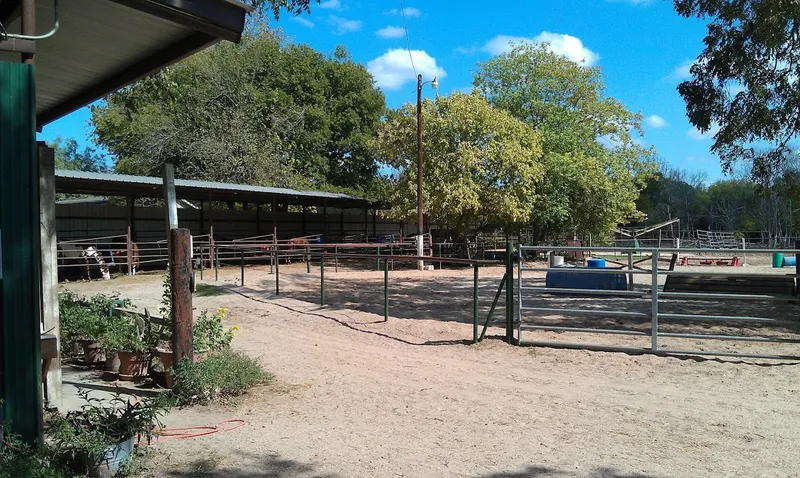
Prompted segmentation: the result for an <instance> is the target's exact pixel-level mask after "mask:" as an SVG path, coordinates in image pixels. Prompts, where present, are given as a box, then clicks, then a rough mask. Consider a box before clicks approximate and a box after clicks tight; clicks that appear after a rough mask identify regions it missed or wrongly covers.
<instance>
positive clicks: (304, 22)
mask: <svg viewBox="0 0 800 478" xmlns="http://www.w3.org/2000/svg"><path fill="white" fill-rule="evenodd" d="M292 21H295V22H297V23H299V24H300V25H303V26H304V27H306V28H314V22H312V21H311V20H309V19H307V18H303V17H299V16H297V17H295V16H293V17H292Z"/></svg>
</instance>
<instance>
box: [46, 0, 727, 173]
mask: <svg viewBox="0 0 800 478" xmlns="http://www.w3.org/2000/svg"><path fill="white" fill-rule="evenodd" d="M404 4H405V5H404V6H405V11H406V24H407V26H408V34H409V40H410V45H411V50H412V56H413V58H414V63H415V66H416V69H417V71H418V72H419V73H422V74H423V76H424V77H425V79H427V80H430V79H432V78H433V77H434V76H438V77H439V83H440V87H439V93H440V94H448V93H450V92H452V91H462V90H466V89H469V87H470V85H471V78H472V72H473V70H474V68H475V64H476V63H477V62H479V61H484V60H486V59H488V58H490V57H491V56H492V55H495V54H498V53H501V52H502V51H503V50H504V48H507V44H508V40H509V39H514V40H516V41H541V40H547V41H549V42H550V43H551V44H552V48H553V49H555V51H557V52H559V53H561V54H564V55H566V56H568V57H571V58H573V59H576V60H583V59H585V61H586V62H587V63H594V64H597V65H600V66H601V67H602V69H603V73H604V75H605V76H606V84H607V94H608V95H610V96H614V97H616V98H617V99H619V100H620V101H622V102H623V103H625V104H626V105H627V107H628V108H629V109H631V110H633V111H640V112H641V113H642V114H643V115H644V116H645V118H647V120H646V121H645V125H644V128H645V137H644V138H643V141H644V143H645V144H647V145H650V144H652V145H655V147H656V150H657V151H658V153H659V155H660V156H661V157H662V158H663V160H665V161H666V162H667V163H668V164H670V165H672V166H675V167H679V168H682V169H688V170H690V171H698V170H699V171H704V172H705V173H706V174H707V175H708V179H709V180H714V179H718V178H720V177H722V171H721V168H720V166H719V161H718V159H717V158H716V157H715V156H713V155H712V154H711V153H710V152H709V148H710V146H711V138H710V136H709V135H700V134H699V132H697V131H696V130H694V128H692V127H691V125H690V124H689V122H688V120H687V119H686V113H685V106H684V103H683V101H682V99H681V97H680V96H679V95H678V93H677V91H676V90H675V87H676V86H677V84H678V83H679V82H680V81H681V79H683V78H685V77H686V75H687V74H688V65H689V64H691V61H692V60H693V59H695V58H696V57H697V55H698V54H699V53H700V51H701V50H702V46H703V45H702V39H703V37H704V33H705V27H704V24H703V23H702V22H700V21H698V20H696V19H685V18H682V17H679V16H678V15H677V13H675V11H674V10H673V9H672V2H670V1H668V0H570V1H553V0H508V1H505V2H485V1H477V0H471V1H469V0H467V1H458V2H456V1H435V2H434V1H423V0H416V2H414V1H413V0H404ZM400 5H401V2H400V0H380V1H367V0H323V2H322V4H320V5H314V6H313V7H312V13H311V14H310V15H303V16H301V17H299V18H293V17H291V16H290V15H284V16H283V17H282V18H281V20H280V21H279V22H275V23H273V26H277V27H279V28H281V29H282V30H283V31H284V33H285V34H286V35H287V37H288V38H289V39H290V40H292V41H294V42H297V43H306V44H309V45H311V46H312V47H314V48H316V49H317V50H321V51H325V52H330V51H333V49H334V48H335V47H336V45H340V44H341V45H345V46H346V47H347V49H348V50H349V51H350V53H351V54H352V56H353V58H354V59H355V60H356V61H358V62H361V63H364V64H365V65H367V67H368V69H369V70H370V71H371V72H372V73H373V75H374V76H375V77H376V80H377V85H378V86H379V87H381V89H382V90H383V91H384V93H385V94H386V99H387V103H388V105H389V106H390V107H398V106H400V105H402V104H403V103H406V102H411V101H414V100H415V95H416V85H415V76H414V72H413V71H412V68H411V64H410V63H411V62H410V59H409V54H408V51H406V39H405V34H404V31H403V28H402V27H403V19H402V16H401V15H400ZM425 94H426V96H430V95H432V94H433V91H432V90H431V89H430V88H427V87H426V93H425ZM89 116H90V115H89V112H88V109H87V108H83V109H81V110H78V111H76V112H75V113H73V114H71V115H69V116H67V117H64V118H62V119H61V120H58V121H56V122H54V123H52V124H51V125H48V126H47V127H46V128H45V129H44V131H43V132H42V134H41V139H45V140H50V139H52V138H54V137H56V136H59V135H60V136H62V137H74V138H75V139H76V140H78V142H79V144H80V145H87V144H89V145H91V138H90V136H91V127H90V126H89V125H88V119H89Z"/></svg>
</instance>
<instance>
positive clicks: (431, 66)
mask: <svg viewBox="0 0 800 478" xmlns="http://www.w3.org/2000/svg"><path fill="white" fill-rule="evenodd" d="M411 56H412V57H413V58H414V66H415V67H416V68H417V73H420V74H422V77H423V78H425V79H431V80H432V79H433V78H434V77H436V78H438V79H442V78H444V77H445V76H447V72H446V71H444V69H443V68H442V67H440V66H439V65H437V64H436V59H435V58H433V57H432V56H430V55H428V53H426V52H425V51H423V50H411ZM367 70H369V72H370V73H372V76H373V77H375V84H376V85H377V86H378V87H380V88H383V89H386V90H396V89H399V88H401V87H402V86H403V85H404V84H406V83H408V82H411V81H415V80H416V76H415V75H414V68H413V67H412V66H411V58H410V57H409V52H408V51H407V50H403V49H402V48H396V49H392V50H388V51H387V52H386V53H384V54H383V55H381V56H379V57H378V58H375V59H374V60H371V61H370V62H369V63H367Z"/></svg>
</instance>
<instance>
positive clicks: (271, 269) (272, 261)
mask: <svg viewBox="0 0 800 478" xmlns="http://www.w3.org/2000/svg"><path fill="white" fill-rule="evenodd" d="M267 251H269V273H270V274H274V273H275V255H274V254H273V253H272V247H271V246H267Z"/></svg>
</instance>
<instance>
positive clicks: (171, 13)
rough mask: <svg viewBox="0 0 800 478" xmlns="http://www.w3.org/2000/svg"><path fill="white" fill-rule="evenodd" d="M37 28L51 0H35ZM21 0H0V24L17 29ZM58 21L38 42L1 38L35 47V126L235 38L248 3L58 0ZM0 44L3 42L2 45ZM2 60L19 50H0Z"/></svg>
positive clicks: (46, 25)
mask: <svg viewBox="0 0 800 478" xmlns="http://www.w3.org/2000/svg"><path fill="white" fill-rule="evenodd" d="M33 1H34V2H35V5H36V32H37V34H42V33H46V32H49V31H50V30H51V29H52V28H53V26H54V24H55V9H54V4H55V2H54V0H33ZM21 4H22V0H0V24H2V25H3V26H4V29H5V30H6V31H7V32H8V33H14V34H19V33H20V11H21ZM57 6H58V20H59V27H58V30H57V31H56V32H55V34H54V35H53V36H51V37H50V38H47V39H43V40H37V41H36V42H32V41H28V40H15V41H8V42H5V41H4V42H0V44H4V45H5V46H6V47H9V46H10V47H13V48H16V51H17V52H25V51H26V50H30V49H33V50H35V54H36V118H37V124H38V127H39V128H41V127H42V126H44V125H46V124H47V123H49V122H51V121H53V120H56V119H58V118H60V117H62V116H64V115H66V114H69V113H71V112H72V111H74V110H76V109H78V108H80V107H82V106H85V105H87V104H89V103H91V102H92V101H95V100H96V99H98V98H102V97H103V96H105V95H107V94H109V93H111V92H113V91H116V90H118V89H119V88H122V87H123V86H126V85H129V84H131V83H133V82H134V81H136V80H137V79H139V78H142V77H144V76H147V75H149V74H151V73H154V72H156V71H158V70H160V69H161V68H163V67H164V66H166V65H169V64H171V63H174V62H176V61H178V60H181V59H183V58H185V57H187V56H189V55H191V54H192V53H194V52H196V51H199V50H202V49H203V48H205V47H207V46H209V45H211V44H214V43H216V42H218V41H220V40H229V41H233V42H237V41H239V39H240V38H241V35H242V30H243V28H244V24H245V16H246V14H247V12H248V11H250V7H248V6H247V5H244V4H242V3H239V2H236V1H232V0H192V1H185V0H62V1H60V2H58V3H57ZM0 50H2V48H0ZM0 61H11V62H16V61H19V53H15V52H11V51H0Z"/></svg>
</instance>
